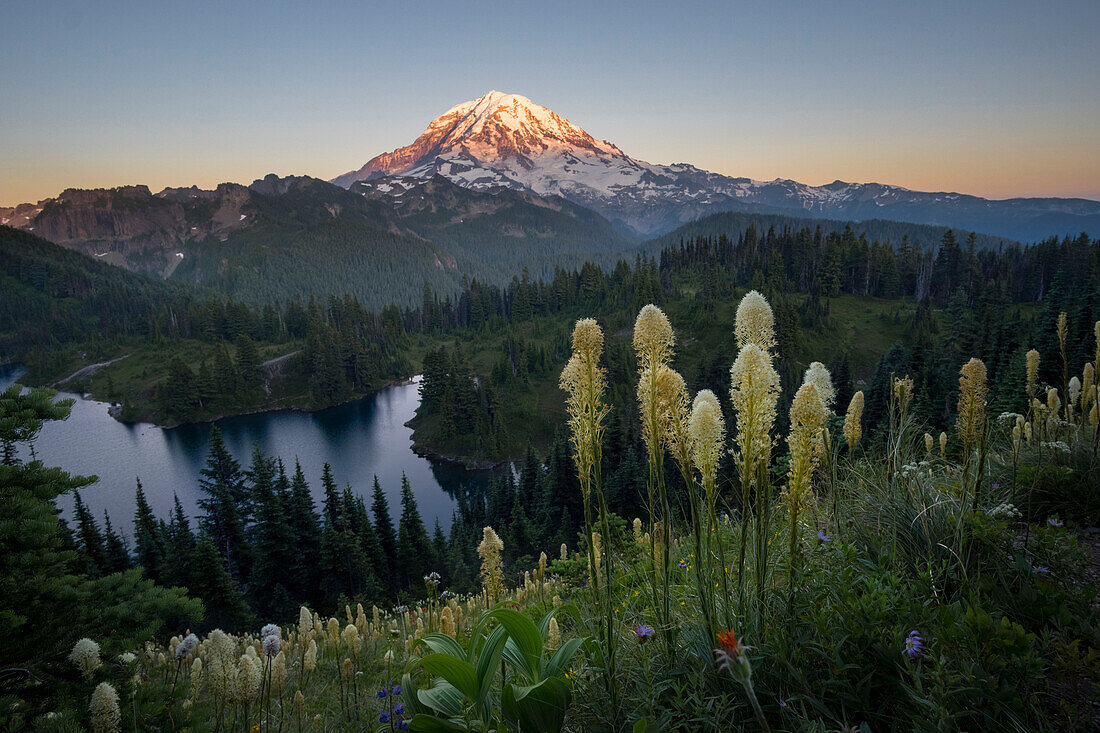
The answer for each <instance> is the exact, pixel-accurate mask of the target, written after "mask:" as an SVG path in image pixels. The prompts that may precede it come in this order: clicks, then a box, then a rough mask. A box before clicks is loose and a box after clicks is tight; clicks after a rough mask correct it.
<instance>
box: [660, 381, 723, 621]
mask: <svg viewBox="0 0 1100 733" xmlns="http://www.w3.org/2000/svg"><path fill="white" fill-rule="evenodd" d="M666 373H667V375H668V377H667V379H668V381H669V382H670V386H669V387H668V388H667V390H668V392H669V393H670V398H669V421H668V433H667V435H666V440H667V441H668V449H669V453H671V454H672V457H673V458H674V459H675V461H676V465H677V467H678V468H679V469H680V476H681V477H682V478H683V480H684V487H685V488H686V489H687V494H688V506H689V507H690V509H691V529H692V540H693V542H694V546H695V563H694V569H695V586H696V592H697V593H698V594H699V607H700V609H701V611H702V613H703V624H704V626H705V627H706V633H707V637H708V638H710V637H713V636H714V633H715V630H714V619H715V613H714V591H713V589H712V588H711V585H710V566H711V558H710V556H709V555H708V554H706V552H705V548H704V545H703V512H702V509H701V506H700V501H699V490H698V482H697V481H696V479H695V471H694V466H693V462H692V434H691V422H690V419H691V416H690V413H689V412H688V396H687V385H685V384H684V378H683V377H682V376H680V374H679V373H678V372H676V371H675V370H672V369H668V370H666Z"/></svg>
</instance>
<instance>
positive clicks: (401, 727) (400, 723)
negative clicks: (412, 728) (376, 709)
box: [394, 720, 409, 730]
mask: <svg viewBox="0 0 1100 733" xmlns="http://www.w3.org/2000/svg"><path fill="white" fill-rule="evenodd" d="M394 725H396V726H397V730H408V729H409V723H408V721H405V720H399V721H397V722H396V723H395V724H394Z"/></svg>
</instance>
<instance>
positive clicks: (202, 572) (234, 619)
mask: <svg viewBox="0 0 1100 733" xmlns="http://www.w3.org/2000/svg"><path fill="white" fill-rule="evenodd" d="M188 564H189V565H190V569H191V573H190V579H189V582H188V584H187V589H188V592H189V593H190V594H191V595H192V596H194V597H195V598H198V599H200V600H201V601H202V602H203V605H204V606H205V607H206V626H207V627H208V628H223V629H244V628H247V627H249V626H252V625H253V616H252V611H251V610H249V608H248V604H246V603H245V602H244V597H243V596H242V595H241V591H240V589H239V588H238V587H237V584H236V583H235V582H234V581H233V578H232V577H231V576H230V575H229V572H228V571H227V570H226V567H225V560H224V559H223V557H222V555H221V553H220V552H219V550H218V548H217V547H216V546H215V544H214V540H213V539H212V538H211V537H210V535H208V534H206V533H205V532H202V533H200V534H199V537H198V540H197V541H196V542H195V549H194V551H193V552H192V554H191V558H190V561H189V563H188Z"/></svg>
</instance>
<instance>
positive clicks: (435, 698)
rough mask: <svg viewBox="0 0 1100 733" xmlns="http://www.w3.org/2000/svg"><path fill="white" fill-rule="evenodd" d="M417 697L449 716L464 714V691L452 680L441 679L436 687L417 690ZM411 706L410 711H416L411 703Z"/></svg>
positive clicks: (421, 701)
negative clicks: (452, 682) (459, 689)
mask: <svg viewBox="0 0 1100 733" xmlns="http://www.w3.org/2000/svg"><path fill="white" fill-rule="evenodd" d="M416 698H417V700H418V701H419V702H420V703H423V704H424V705H426V706H427V707H429V708H431V709H432V710H434V711H435V712H437V713H440V714H442V715H446V716H447V717H450V718H457V717H461V716H462V701H463V699H464V698H463V697H462V693H461V692H459V691H458V690H456V689H455V687H454V685H452V684H451V683H450V682H446V681H444V680H440V681H438V682H436V684H435V686H434V687H428V688H426V689H423V690H417V691H416ZM409 708H410V710H409V711H410V712H416V711H413V710H412V706H411V705H410V706H409Z"/></svg>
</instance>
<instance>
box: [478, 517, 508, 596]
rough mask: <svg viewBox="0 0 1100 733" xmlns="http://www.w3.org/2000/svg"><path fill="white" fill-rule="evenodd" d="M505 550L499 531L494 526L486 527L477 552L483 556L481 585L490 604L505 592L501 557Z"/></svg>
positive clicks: (479, 555) (482, 532)
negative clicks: (498, 534) (495, 530)
mask: <svg viewBox="0 0 1100 733" xmlns="http://www.w3.org/2000/svg"><path fill="white" fill-rule="evenodd" d="M503 550H504V542H502V541H501V539H500V537H498V536H497V533H496V532H494V531H493V528H492V527H485V528H484V529H483V530H482V531H481V544H479V545H478V546H477V554H478V557H480V558H481V585H482V587H483V588H484V589H485V598H486V600H487V601H488V603H489V605H492V604H494V603H496V602H497V601H498V600H500V597H501V596H502V595H503V594H504V567H503V565H502V564H501V559H500V553H501V552H502V551H503Z"/></svg>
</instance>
